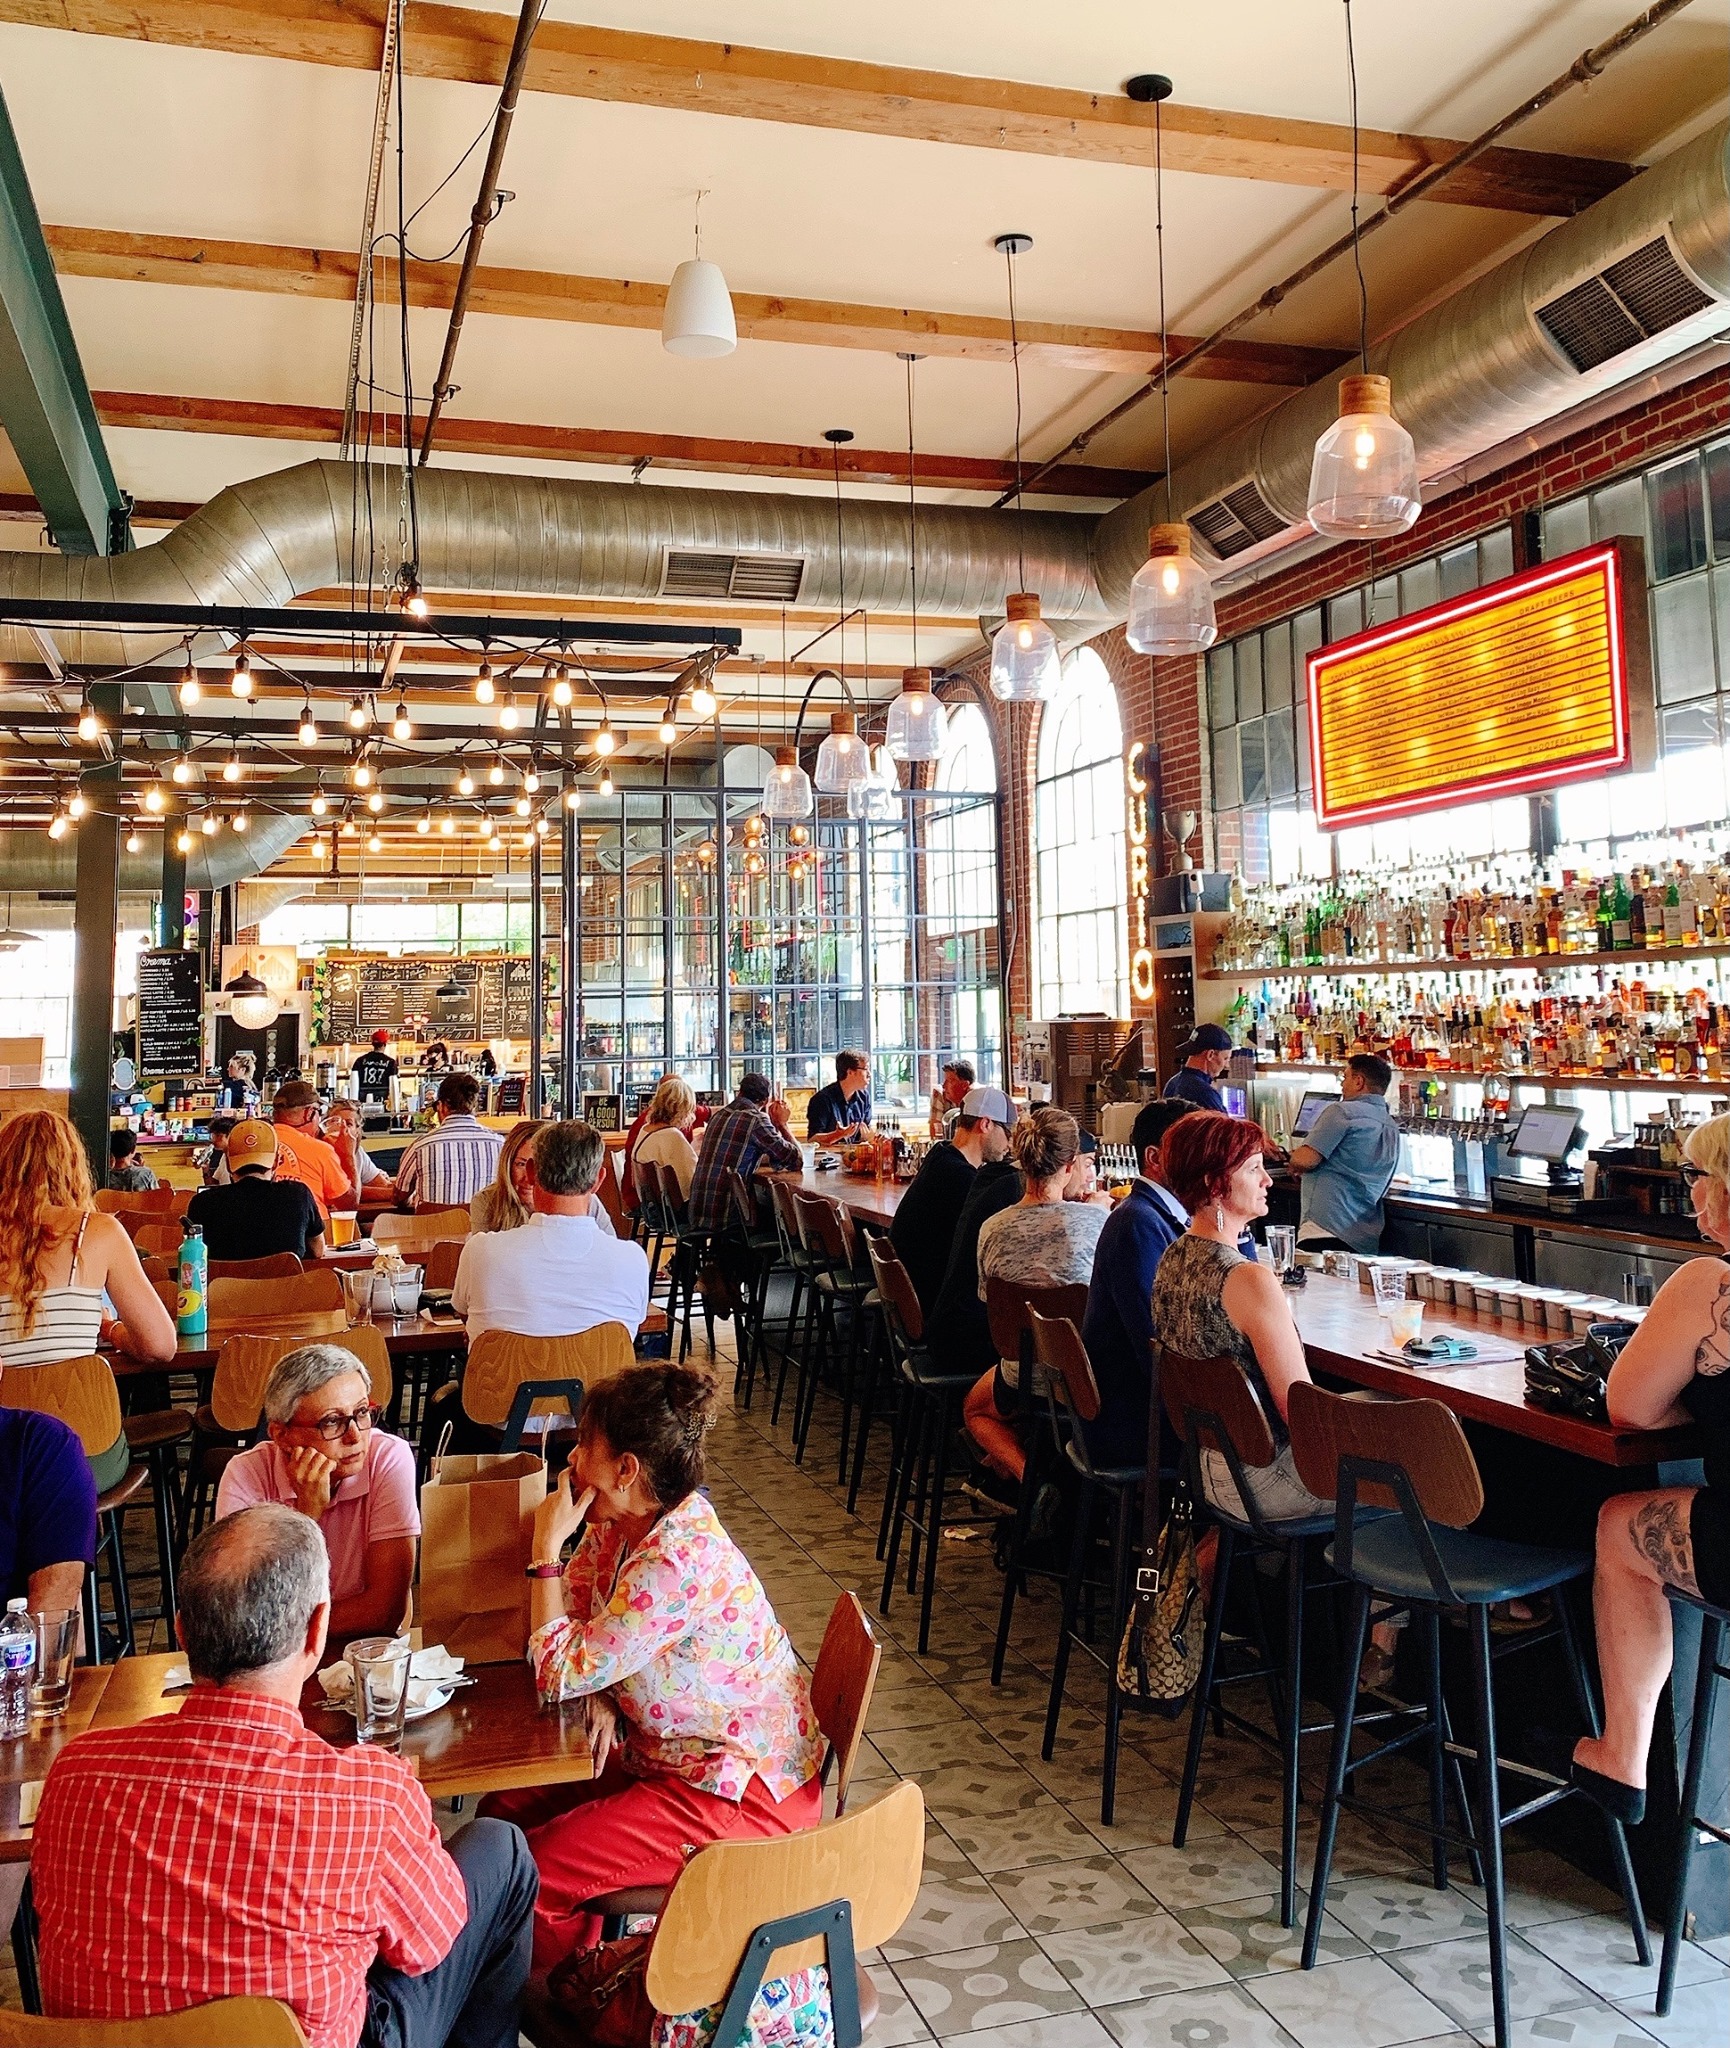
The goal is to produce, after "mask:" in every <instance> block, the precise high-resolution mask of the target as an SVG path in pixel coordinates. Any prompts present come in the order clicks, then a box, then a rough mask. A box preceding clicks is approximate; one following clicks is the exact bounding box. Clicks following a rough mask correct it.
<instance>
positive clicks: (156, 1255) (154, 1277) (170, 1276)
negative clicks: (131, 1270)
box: [138, 1252, 174, 1286]
mask: <svg viewBox="0 0 1730 2048" xmlns="http://www.w3.org/2000/svg"><path fill="white" fill-rule="evenodd" d="M138 1263H139V1265H140V1266H142V1267H143V1268H144V1277H145V1279H146V1280H148V1281H149V1282H150V1283H151V1285H152V1286H156V1285H157V1284H158V1283H159V1282H161V1281H165V1280H166V1281H167V1282H168V1283H169V1284H170V1285H172V1284H173V1281H174V1268H173V1266H172V1265H171V1264H170V1263H169V1261H168V1260H167V1259H165V1258H164V1257H163V1256H162V1254H161V1253H160V1252H140V1253H139V1254H138Z"/></svg>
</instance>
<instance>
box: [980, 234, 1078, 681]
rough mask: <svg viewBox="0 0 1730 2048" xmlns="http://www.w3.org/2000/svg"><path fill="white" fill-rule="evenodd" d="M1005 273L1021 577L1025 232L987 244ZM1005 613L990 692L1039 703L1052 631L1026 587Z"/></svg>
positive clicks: (1056, 672) (994, 640)
mask: <svg viewBox="0 0 1730 2048" xmlns="http://www.w3.org/2000/svg"><path fill="white" fill-rule="evenodd" d="M991 246H992V247H993V248H994V249H996V250H998V251H999V253H1000V254H1001V255H1002V257H1003V262H1004V267H1005V269H1006V270H1007V272H1008V274H1009V360H1010V363H1011V365H1012V367H1013V368H1014V371H1015V557H1016V566H1017V569H1018V570H1019V573H1020V580H1021V582H1022V583H1024V584H1025V583H1026V581H1027V549H1026V547H1025V545H1024V536H1025V529H1026V520H1027V510H1026V507H1025V506H1024V505H1023V503H1022V500H1021V336H1020V331H1019V329H1018V327H1017V325H1016V317H1015V259H1016V257H1017V256H1021V255H1024V254H1025V253H1026V252H1027V251H1028V250H1029V249H1031V248H1032V247H1033V237H1032V236H1031V235H1020V234H1007V235H999V236H998V237H997V238H996V240H995V241H994V242H993V243H992V245H991ZM1003 608H1004V611H1005V613H1006V615H1007V616H1006V617H1005V618H1004V621H1003V624H1002V625H1001V626H999V627H998V629H997V631H996V632H995V633H993V634H992V636H991V694H992V695H993V696H994V697H997V698H1000V699H1001V700H1002V701H1003V702H1004V703H1005V704H1042V703H1044V702H1045V700H1046V699H1047V698H1048V697H1050V696H1051V695H1052V694H1053V693H1054V692H1055V691H1056V689H1057V685H1058V683H1059V682H1060V681H1061V680H1062V668H1061V665H1060V664H1059V662H1058V659H1057V635H1056V634H1055V633H1053V632H1052V630H1051V628H1050V627H1049V626H1048V625H1047V624H1046V623H1045V621H1044V620H1043V619H1042V618H1041V617H1040V616H1039V598H1038V596H1037V594H1036V593H1035V592H1033V591H1031V590H1025V589H1024V590H1013V591H1011V592H1010V593H1009V596H1008V597H1007V598H1006V599H1005V601H1004V607H1003Z"/></svg>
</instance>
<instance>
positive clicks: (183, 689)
mask: <svg viewBox="0 0 1730 2048" xmlns="http://www.w3.org/2000/svg"><path fill="white" fill-rule="evenodd" d="M179 695H180V701H181V703H182V704H184V705H186V706H187V707H188V708H189V709H190V707H191V706H192V705H194V704H196V703H197V702H198V700H199V698H200V697H202V696H203V695H204V690H203V687H202V685H201V684H200V683H199V680H198V671H197V669H195V668H193V667H191V666H190V665H188V667H187V668H186V669H185V670H184V671H183V672H182V674H181V678H180V692H179Z"/></svg>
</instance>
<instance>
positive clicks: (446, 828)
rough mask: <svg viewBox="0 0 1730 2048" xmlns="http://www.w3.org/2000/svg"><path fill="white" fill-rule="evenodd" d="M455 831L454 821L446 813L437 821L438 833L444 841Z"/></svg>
mask: <svg viewBox="0 0 1730 2048" xmlns="http://www.w3.org/2000/svg"><path fill="white" fill-rule="evenodd" d="M456 829H457V827H456V820H455V819H454V818H453V817H452V816H451V815H450V813H449V812H448V811H447V812H446V813H445V814H444V815H443V816H442V817H441V818H440V819H439V831H440V833H441V834H442V835H443V836H444V837H445V838H446V839H448V838H449V837H450V836H451V834H452V833H453V832H454V831H455V830H456Z"/></svg>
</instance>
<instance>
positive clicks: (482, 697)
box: [475, 661, 494, 704]
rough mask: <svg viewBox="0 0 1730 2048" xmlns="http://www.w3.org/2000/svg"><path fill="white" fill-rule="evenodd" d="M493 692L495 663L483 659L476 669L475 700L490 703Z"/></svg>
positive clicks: (478, 702)
mask: <svg viewBox="0 0 1730 2048" xmlns="http://www.w3.org/2000/svg"><path fill="white" fill-rule="evenodd" d="M493 694H494V693H493V665H492V663H491V662H490V661H483V662H482V663H481V665H480V667H479V668H478V669H476V670H475V702H476V703H477V704H490V703H491V702H492V701H493Z"/></svg>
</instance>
